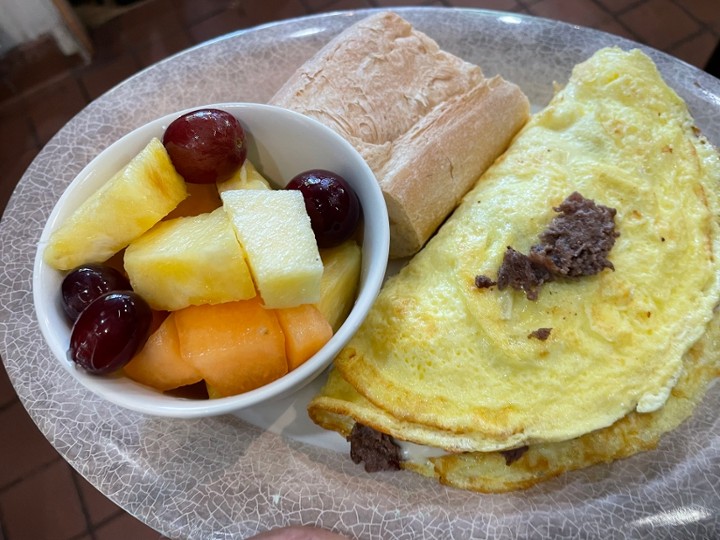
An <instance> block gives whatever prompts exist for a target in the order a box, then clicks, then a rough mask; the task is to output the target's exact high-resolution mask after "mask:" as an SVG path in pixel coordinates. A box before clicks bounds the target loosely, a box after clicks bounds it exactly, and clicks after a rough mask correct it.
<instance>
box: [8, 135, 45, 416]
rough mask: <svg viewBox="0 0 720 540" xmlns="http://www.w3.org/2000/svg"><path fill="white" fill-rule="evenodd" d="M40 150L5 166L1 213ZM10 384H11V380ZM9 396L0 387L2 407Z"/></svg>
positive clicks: (28, 151) (24, 155) (36, 149)
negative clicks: (5, 398)
mask: <svg viewBox="0 0 720 540" xmlns="http://www.w3.org/2000/svg"><path fill="white" fill-rule="evenodd" d="M39 151H40V149H39V148H30V149H28V150H25V151H24V152H22V153H21V154H19V155H18V156H16V158H15V159H14V160H13V161H12V162H11V163H10V165H8V166H7V167H4V168H3V175H2V180H1V182H0V214H2V213H3V212H4V211H5V207H6V206H7V203H8V201H9V200H10V196H11V195H12V193H13V191H14V190H15V187H16V186H17V183H18V181H19V180H20V178H21V177H22V175H23V174H24V173H25V170H26V169H27V168H28V167H29V166H30V163H32V160H33V159H35V156H37V154H38V152H39ZM3 371H4V368H3ZM8 384H10V383H9V381H8ZM8 391H12V396H14V395H15V390H14V389H10V390H8ZM9 396H10V394H7V395H6V394H5V391H4V390H2V389H0V407H2V405H4V404H7V403H8V402H6V401H4V397H9ZM10 401H12V400H10Z"/></svg>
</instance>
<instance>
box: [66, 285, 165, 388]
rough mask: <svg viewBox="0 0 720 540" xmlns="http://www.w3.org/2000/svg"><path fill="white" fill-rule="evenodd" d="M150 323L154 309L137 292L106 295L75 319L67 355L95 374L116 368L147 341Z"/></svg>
mask: <svg viewBox="0 0 720 540" xmlns="http://www.w3.org/2000/svg"><path fill="white" fill-rule="evenodd" d="M151 323H152V311H150V307H149V306H148V304H147V302H145V300H143V299H142V298H141V297H140V296H139V295H138V294H137V293H134V292H132V291H124V292H110V293H107V294H104V295H103V296H100V297H99V298H96V299H95V300H94V301H93V302H92V303H91V304H90V305H89V306H88V307H87V308H85V310H84V311H83V312H82V313H81V314H80V317H78V319H77V321H75V324H74V325H73V329H72V334H71V335H70V349H69V350H68V358H69V359H70V360H72V361H73V362H75V363H76V364H78V365H79V366H80V367H82V368H83V369H85V370H86V371H88V372H89V373H92V374H94V375H102V374H105V373H111V372H113V371H116V370H118V369H120V368H121V367H123V366H124V365H125V364H127V363H128V362H129V361H130V360H131V359H132V357H133V356H135V353H136V352H137V351H138V350H139V349H140V347H141V346H142V345H143V344H144V343H145V340H146V339H147V337H148V334H149V332H150V324H151Z"/></svg>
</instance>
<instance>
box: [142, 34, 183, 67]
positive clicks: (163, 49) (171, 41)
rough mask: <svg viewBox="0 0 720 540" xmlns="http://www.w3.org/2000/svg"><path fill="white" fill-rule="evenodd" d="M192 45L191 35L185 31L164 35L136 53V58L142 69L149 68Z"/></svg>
mask: <svg viewBox="0 0 720 540" xmlns="http://www.w3.org/2000/svg"><path fill="white" fill-rule="evenodd" d="M192 45H193V42H192V40H191V39H190V35H189V33H188V32H187V31H186V30H185V29H183V30H181V31H179V32H175V33H174V34H163V35H162V36H160V37H159V38H158V39H154V40H152V41H150V42H148V43H147V44H146V45H144V46H143V47H142V48H140V49H137V50H136V51H135V56H136V57H137V58H138V60H139V62H140V64H141V66H142V67H147V66H149V65H152V64H154V63H155V62H159V61H160V60H163V59H164V58H167V57H168V56H171V55H173V54H175V53H177V52H180V51H182V50H183V49H187V48H188V47H191V46H192Z"/></svg>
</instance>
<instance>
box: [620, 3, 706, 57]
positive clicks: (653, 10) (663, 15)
mask: <svg viewBox="0 0 720 540" xmlns="http://www.w3.org/2000/svg"><path fill="white" fill-rule="evenodd" d="M619 19H620V21H622V23H623V24H625V25H626V26H627V27H628V28H630V30H632V31H633V32H635V33H636V34H637V35H638V36H640V38H641V39H642V40H643V42H644V43H647V44H648V45H650V46H651V47H655V48H656V49H660V50H667V49H668V48H670V47H672V46H673V45H675V44H676V43H678V42H680V41H681V40H683V39H685V38H687V37H689V36H690V35H692V34H694V33H696V32H697V31H698V30H699V29H700V28H699V26H698V24H697V23H696V22H695V21H694V20H693V19H691V18H690V16H688V15H687V13H685V12H684V11H683V10H682V9H680V8H679V7H678V6H677V5H676V4H674V3H673V2H671V1H670V0H652V2H647V3H645V4H641V5H639V6H637V7H636V8H633V9H631V10H630V11H628V12H627V13H623V14H622V15H620V17H619Z"/></svg>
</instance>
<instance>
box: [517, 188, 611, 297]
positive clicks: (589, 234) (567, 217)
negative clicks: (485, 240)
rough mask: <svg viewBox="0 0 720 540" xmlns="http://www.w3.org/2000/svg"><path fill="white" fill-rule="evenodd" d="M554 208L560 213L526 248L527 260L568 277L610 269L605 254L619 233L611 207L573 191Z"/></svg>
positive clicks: (555, 273)
mask: <svg viewBox="0 0 720 540" xmlns="http://www.w3.org/2000/svg"><path fill="white" fill-rule="evenodd" d="M554 210H555V211H556V212H560V215H559V216H556V217H554V218H553V220H552V221H551V222H550V226H549V227H548V228H547V230H546V231H545V232H543V233H542V234H541V235H540V242H541V243H540V244H537V245H535V246H533V247H532V248H530V255H529V258H530V260H531V261H532V262H533V263H534V264H537V265H540V266H543V267H545V268H546V269H547V270H548V271H549V272H550V273H551V274H554V275H561V276H569V277H580V276H591V275H593V274H597V273H599V272H601V271H602V270H603V269H605V268H610V269H611V270H614V267H613V265H612V263H611V262H610V261H609V260H608V259H607V256H608V253H610V250H611V249H612V247H613V245H614V244H615V238H617V237H618V236H619V234H618V233H617V232H616V231H615V213H616V211H615V209H614V208H608V207H607V206H602V205H599V204H595V201H593V200H591V199H586V198H585V197H583V196H582V195H580V194H579V193H578V192H577V191H576V192H574V193H572V194H571V195H570V196H568V198H567V199H565V200H564V201H563V202H562V203H561V204H560V206H558V207H556V208H554ZM528 298H529V296H528Z"/></svg>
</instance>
